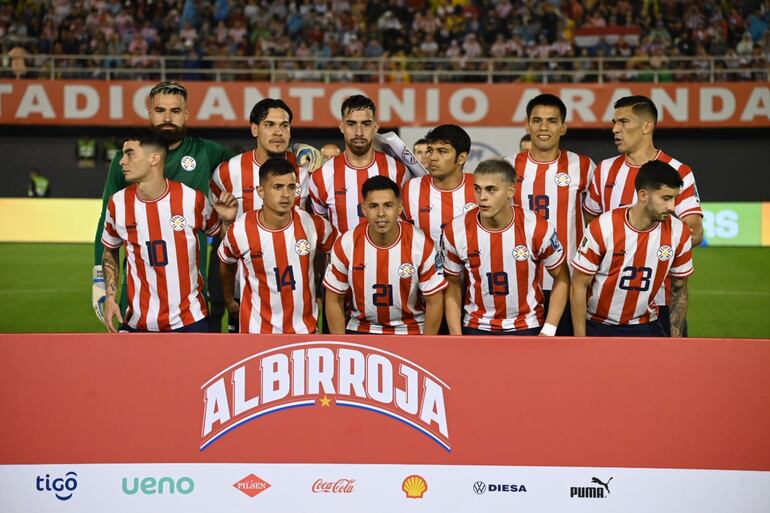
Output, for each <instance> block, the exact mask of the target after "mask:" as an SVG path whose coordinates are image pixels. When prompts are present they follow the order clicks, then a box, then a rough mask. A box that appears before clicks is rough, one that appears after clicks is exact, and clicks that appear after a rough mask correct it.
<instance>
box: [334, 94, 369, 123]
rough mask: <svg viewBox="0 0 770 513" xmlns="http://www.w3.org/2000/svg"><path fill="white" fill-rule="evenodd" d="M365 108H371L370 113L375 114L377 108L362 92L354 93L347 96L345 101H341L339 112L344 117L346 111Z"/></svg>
mask: <svg viewBox="0 0 770 513" xmlns="http://www.w3.org/2000/svg"><path fill="white" fill-rule="evenodd" d="M366 109H369V110H371V111H372V115H374V114H377V108H376V107H375V106H374V102H373V101H372V100H371V99H370V98H368V97H366V96H364V95H362V94H354V95H353V96H348V97H347V98H346V99H345V101H344V102H342V108H341V109H340V113H341V114H342V117H343V118H344V117H345V113H346V112H349V111H352V110H366Z"/></svg>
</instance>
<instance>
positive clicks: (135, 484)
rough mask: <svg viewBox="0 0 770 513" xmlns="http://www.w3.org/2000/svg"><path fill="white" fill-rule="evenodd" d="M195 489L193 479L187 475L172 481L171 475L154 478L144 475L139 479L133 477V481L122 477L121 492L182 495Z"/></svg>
mask: <svg viewBox="0 0 770 513" xmlns="http://www.w3.org/2000/svg"><path fill="white" fill-rule="evenodd" d="M193 490H195V481H193V480H192V479H190V478H189V477H180V478H179V479H177V480H176V481H174V478H173V477H161V478H158V479H155V478H154V477H145V478H144V479H142V480H141V481H140V480H139V478H138V477H135V478H134V479H133V481H129V478H127V477H124V478H123V493H125V494H126V495H134V494H135V493H137V492H141V493H143V494H144V495H155V494H156V493H157V494H159V495H163V494H165V493H170V494H174V493H177V492H179V493H181V494H182V495H188V494H190V493H192V492H193Z"/></svg>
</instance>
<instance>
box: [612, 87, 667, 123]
mask: <svg viewBox="0 0 770 513" xmlns="http://www.w3.org/2000/svg"><path fill="white" fill-rule="evenodd" d="M614 107H615V108H616V109H620V108H622V107H631V110H632V111H633V112H634V114H636V115H637V116H647V117H650V118H652V123H653V125H655V124H657V123H658V108H657V107H656V106H655V104H654V103H652V100H650V99H649V98H647V97H646V96H642V95H640V94H638V95H635V96H624V97H623V98H621V99H619V100H618V101H616V102H615V105H614Z"/></svg>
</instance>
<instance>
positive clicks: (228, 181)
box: [219, 159, 233, 192]
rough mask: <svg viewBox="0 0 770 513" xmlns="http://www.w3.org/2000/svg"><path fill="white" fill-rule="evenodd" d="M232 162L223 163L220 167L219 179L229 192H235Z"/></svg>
mask: <svg viewBox="0 0 770 513" xmlns="http://www.w3.org/2000/svg"><path fill="white" fill-rule="evenodd" d="M231 160H232V159H231ZM231 160H226V161H224V162H222V164H221V165H220V167H219V179H220V180H221V181H222V186H223V187H224V188H225V190H226V191H229V192H231V191H232V190H233V180H232V176H231V175H230V162H231Z"/></svg>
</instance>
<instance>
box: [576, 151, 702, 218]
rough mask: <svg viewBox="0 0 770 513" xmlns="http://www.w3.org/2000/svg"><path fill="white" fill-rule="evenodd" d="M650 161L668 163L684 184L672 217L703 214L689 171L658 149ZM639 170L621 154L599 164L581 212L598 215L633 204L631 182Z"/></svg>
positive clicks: (632, 184) (690, 170)
mask: <svg viewBox="0 0 770 513" xmlns="http://www.w3.org/2000/svg"><path fill="white" fill-rule="evenodd" d="M653 160H660V161H661V162H665V163H667V164H669V165H670V166H671V167H673V168H674V169H676V170H677V172H678V173H679V176H680V177H681V178H682V181H683V182H684V184H683V185H682V190H681V191H680V192H679V195H678V196H677V197H676V204H675V207H674V214H675V215H676V217H678V218H679V219H684V218H685V217H687V216H689V215H693V214H696V215H699V216H701V217H702V216H703V211H702V210H701V207H700V197H699V196H698V189H697V187H696V185H695V175H694V174H693V172H692V169H690V168H689V166H686V165H685V164H682V163H681V162H679V161H678V160H676V159H674V158H672V157H671V156H669V155H666V154H665V153H663V151H660V150H658V153H657V154H656V155H655V157H654V159H653ZM640 167H641V166H633V165H631V164H629V163H628V162H627V161H626V157H625V155H618V156H617V157H613V158H609V159H605V160H602V161H601V162H599V165H598V166H597V168H596V172H595V173H594V174H593V177H592V179H591V183H590V185H589V186H588V196H586V199H585V204H584V206H585V209H586V210H588V211H589V212H591V213H592V214H594V215H597V216H598V215H599V214H601V213H603V212H608V211H610V210H614V209H616V208H619V207H624V206H627V205H632V204H633V203H636V187H634V180H636V175H637V174H638V173H639V168H640Z"/></svg>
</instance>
